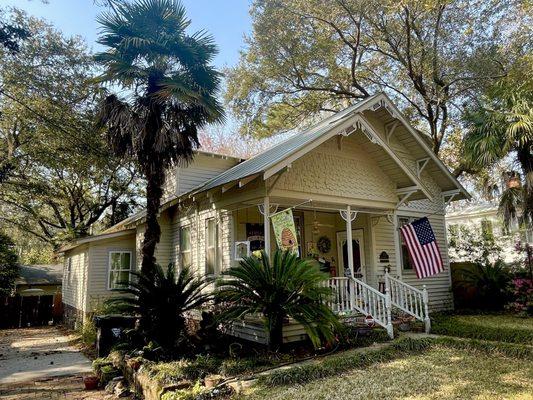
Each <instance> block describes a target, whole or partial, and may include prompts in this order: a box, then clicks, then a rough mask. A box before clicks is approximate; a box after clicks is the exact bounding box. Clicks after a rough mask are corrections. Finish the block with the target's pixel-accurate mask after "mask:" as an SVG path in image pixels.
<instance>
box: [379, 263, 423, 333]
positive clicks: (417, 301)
mask: <svg viewBox="0 0 533 400" xmlns="http://www.w3.org/2000/svg"><path fill="white" fill-rule="evenodd" d="M385 288H386V290H388V291H389V293H390V299H391V303H392V305H393V306H394V307H396V308H398V309H400V310H402V311H403V312H405V313H407V314H409V315H411V316H413V317H415V318H416V319H418V320H420V321H422V322H424V324H425V328H426V329H425V331H426V333H429V331H430V330H431V320H430V319H429V297H428V292H427V289H426V285H424V286H423V289H422V290H420V289H417V288H415V287H413V286H411V285H409V284H407V283H405V282H403V281H402V280H400V279H397V278H394V277H392V276H390V275H389V273H385Z"/></svg>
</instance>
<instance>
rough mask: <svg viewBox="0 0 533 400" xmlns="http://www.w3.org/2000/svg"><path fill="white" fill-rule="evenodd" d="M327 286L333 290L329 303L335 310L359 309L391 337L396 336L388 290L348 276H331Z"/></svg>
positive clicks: (353, 310)
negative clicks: (378, 288)
mask: <svg viewBox="0 0 533 400" xmlns="http://www.w3.org/2000/svg"><path fill="white" fill-rule="evenodd" d="M327 286H328V287H330V288H331V289H332V290H333V298H332V299H331V300H330V301H328V304H329V306H330V307H331V309H332V310H333V311H334V312H338V313H349V312H355V311H358V312H360V313H361V314H364V315H365V316H368V315H370V316H372V318H373V319H374V321H376V323H377V324H378V325H381V326H382V327H384V328H385V329H386V330H387V333H388V334H389V336H390V337H391V338H392V337H393V336H394V333H393V329H392V318H391V300H390V295H389V293H388V292H387V293H385V294H383V293H381V292H380V291H378V290H376V289H374V288H373V287H372V286H370V285H367V284H366V283H364V282H363V281H360V280H359V279H355V278H346V277H336V278H330V279H329V280H328V281H327Z"/></svg>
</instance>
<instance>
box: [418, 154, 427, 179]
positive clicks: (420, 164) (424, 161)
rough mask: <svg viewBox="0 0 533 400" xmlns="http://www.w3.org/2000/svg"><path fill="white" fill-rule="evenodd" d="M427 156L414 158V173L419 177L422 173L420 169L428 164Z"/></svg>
mask: <svg viewBox="0 0 533 400" xmlns="http://www.w3.org/2000/svg"><path fill="white" fill-rule="evenodd" d="M428 161H429V157H426V158H421V159H420V160H416V175H417V176H418V177H419V178H420V174H422V170H423V169H424V168H425V167H426V165H427V164H428Z"/></svg>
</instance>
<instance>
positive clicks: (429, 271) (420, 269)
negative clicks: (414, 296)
mask: <svg viewBox="0 0 533 400" xmlns="http://www.w3.org/2000/svg"><path fill="white" fill-rule="evenodd" d="M400 232H401V234H402V236H403V239H404V242H405V245H406V246H407V251H408V252H409V257H410V259H411V262H412V263H413V267H414V269H415V272H416V275H417V277H418V278H419V279H421V278H426V277H429V276H432V275H435V274H438V273H439V272H442V271H444V263H443V261H442V257H441V255H440V251H439V246H438V244H437V240H436V238H435V235H434V233H433V229H432V228H431V224H430V223H429V220H428V219H427V218H425V217H424V218H421V219H419V220H416V221H414V222H412V223H410V224H406V225H404V226H402V227H401V228H400Z"/></svg>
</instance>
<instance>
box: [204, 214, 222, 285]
mask: <svg viewBox="0 0 533 400" xmlns="http://www.w3.org/2000/svg"><path fill="white" fill-rule="evenodd" d="M210 222H213V224H214V226H213V233H214V235H215V237H214V243H213V244H212V245H211V246H208V242H209V223H210ZM204 233H205V245H204V247H205V249H204V253H205V254H204V255H205V257H204V268H205V274H206V276H216V275H218V273H219V271H218V262H217V260H218V258H217V256H218V254H217V253H218V223H217V219H216V218H215V217H209V218H206V219H205V226H204ZM208 250H213V253H214V254H213V273H209V272H208V271H207V251H208Z"/></svg>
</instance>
